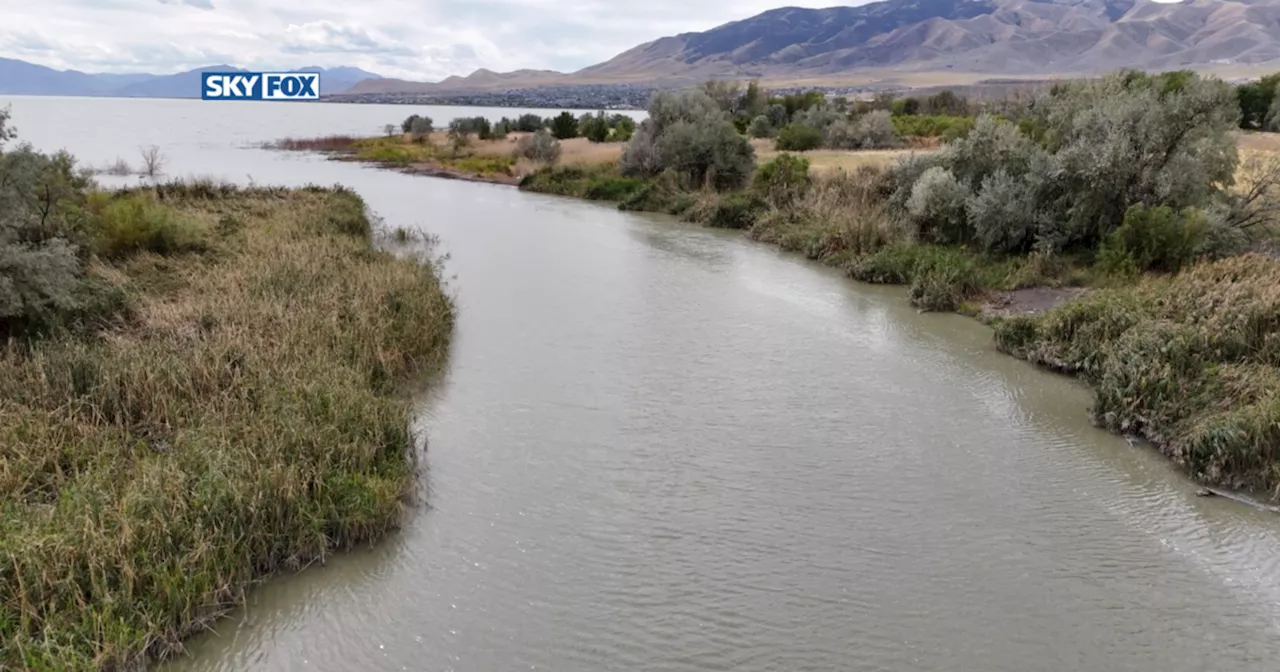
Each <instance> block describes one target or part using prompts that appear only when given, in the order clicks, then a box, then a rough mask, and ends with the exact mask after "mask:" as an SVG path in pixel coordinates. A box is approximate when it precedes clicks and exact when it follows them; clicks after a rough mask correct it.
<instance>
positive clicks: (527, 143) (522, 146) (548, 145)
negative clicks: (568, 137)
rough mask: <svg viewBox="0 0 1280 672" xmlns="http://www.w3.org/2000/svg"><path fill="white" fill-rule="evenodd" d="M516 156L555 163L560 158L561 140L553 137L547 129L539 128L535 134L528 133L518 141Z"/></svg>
mask: <svg viewBox="0 0 1280 672" xmlns="http://www.w3.org/2000/svg"><path fill="white" fill-rule="evenodd" d="M515 152H516V156H520V157H524V158H526V159H529V160H531V161H539V162H542V163H548V164H550V163H555V162H556V161H559V160H560V141H559V140H557V139H555V138H554V137H552V135H551V133H549V132H547V131H546V129H538V131H537V132H535V133H534V134H533V135H526V136H524V137H523V138H520V141H519V142H517V143H516V150H515Z"/></svg>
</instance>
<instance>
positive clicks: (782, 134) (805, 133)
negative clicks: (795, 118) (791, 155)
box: [777, 124, 822, 152]
mask: <svg viewBox="0 0 1280 672" xmlns="http://www.w3.org/2000/svg"><path fill="white" fill-rule="evenodd" d="M821 146H822V131H819V130H818V129H816V128H814V127H812V126H807V125H805V124H787V125H786V126H785V127H783V129H782V130H781V131H778V140H777V148H778V150H779V151H783V152H807V151H809V150H811V149H817V148H819V147H821Z"/></svg>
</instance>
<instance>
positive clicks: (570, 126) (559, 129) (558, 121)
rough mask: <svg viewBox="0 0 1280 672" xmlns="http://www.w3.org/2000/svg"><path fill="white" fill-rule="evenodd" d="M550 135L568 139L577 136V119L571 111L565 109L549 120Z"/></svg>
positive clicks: (558, 138)
mask: <svg viewBox="0 0 1280 672" xmlns="http://www.w3.org/2000/svg"><path fill="white" fill-rule="evenodd" d="M551 135H554V136H555V138H556V139H557V140H568V139H569V138H576V137H578V120H577V119H576V118H574V116H573V113H572V112H569V111H568V110H565V111H564V112H561V113H560V114H558V115H556V117H555V118H553V119H552V120H551Z"/></svg>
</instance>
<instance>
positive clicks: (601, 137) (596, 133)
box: [578, 112, 609, 142]
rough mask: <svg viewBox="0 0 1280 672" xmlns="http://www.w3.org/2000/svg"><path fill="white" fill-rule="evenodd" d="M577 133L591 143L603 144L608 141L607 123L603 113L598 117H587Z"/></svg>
mask: <svg viewBox="0 0 1280 672" xmlns="http://www.w3.org/2000/svg"><path fill="white" fill-rule="evenodd" d="M578 133H579V134H580V135H581V136H582V137H584V138H586V139H587V140H589V141H591V142H604V141H606V140H608V139H609V122H608V121H606V120H605V118H604V113H603V112H601V113H600V115H599V116H588V117H587V118H586V120H584V121H583V122H582V123H581V124H580V125H579V127H578Z"/></svg>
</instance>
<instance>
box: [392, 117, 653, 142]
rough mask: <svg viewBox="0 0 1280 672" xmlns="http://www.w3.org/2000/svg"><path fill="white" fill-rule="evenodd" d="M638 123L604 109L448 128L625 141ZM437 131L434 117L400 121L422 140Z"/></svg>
mask: <svg viewBox="0 0 1280 672" xmlns="http://www.w3.org/2000/svg"><path fill="white" fill-rule="evenodd" d="M635 129H636V122H635V120H634V119H632V118H631V117H629V116H627V115H625V114H621V113H614V114H609V115H606V114H605V112H604V110H600V111H599V112H596V113H595V114H591V113H587V114H584V115H582V116H581V117H575V116H574V115H573V113H572V112H569V111H568V110H565V111H563V112H561V113H560V114H558V115H556V116H554V117H545V118H544V117H540V116H538V115H536V114H522V115H520V116H519V117H517V118H515V119H512V118H510V117H503V118H501V119H499V120H498V121H490V120H489V119H487V118H485V117H461V118H458V119H454V120H453V121H451V122H449V127H448V130H449V132H450V133H451V134H452V135H454V136H462V137H467V136H472V135H474V136H476V137H477V138H478V139H480V140H499V139H502V138H505V137H506V136H507V134H509V133H516V132H519V133H535V132H537V131H542V130H545V131H549V132H550V133H551V134H552V135H553V136H554V137H555V138H556V139H558V140H567V139H569V138H578V137H583V138H587V139H588V140H590V141H592V142H626V141H627V140H630V139H631V134H632V133H634V132H635ZM395 130H396V127H395V126H392V125H390V124H388V125H387V127H386V134H387V135H388V136H391V135H394V134H395ZM434 130H435V126H434V122H433V121H432V119H431V117H425V116H421V115H418V114H412V115H409V117H408V118H406V119H405V120H404V121H403V122H401V124H400V131H401V132H402V133H405V134H409V135H412V136H413V137H414V139H416V140H421V139H423V138H425V137H426V136H428V135H430V134H431V132H432V131H434Z"/></svg>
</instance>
